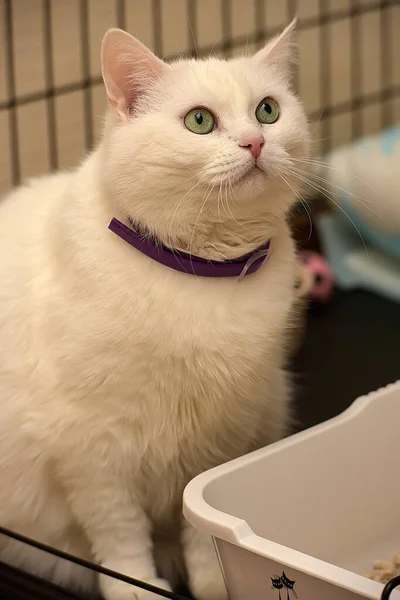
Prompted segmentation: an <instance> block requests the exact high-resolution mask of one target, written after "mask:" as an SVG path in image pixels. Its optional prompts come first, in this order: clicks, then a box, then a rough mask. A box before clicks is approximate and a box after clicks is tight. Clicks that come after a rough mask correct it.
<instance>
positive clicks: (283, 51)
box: [254, 18, 297, 69]
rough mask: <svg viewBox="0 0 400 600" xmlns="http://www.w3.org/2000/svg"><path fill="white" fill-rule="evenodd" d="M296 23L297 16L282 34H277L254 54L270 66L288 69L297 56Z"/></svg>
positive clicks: (257, 58)
mask: <svg viewBox="0 0 400 600" xmlns="http://www.w3.org/2000/svg"><path fill="white" fill-rule="evenodd" d="M296 25H297V19H296V18H295V19H293V21H292V22H291V23H290V24H289V25H288V26H287V27H286V28H285V29H284V30H283V31H282V33H281V34H280V35H277V36H276V37H275V38H273V39H272V40H270V41H269V42H268V43H267V45H266V46H265V47H264V48H261V50H259V51H258V52H257V53H256V54H255V55H254V58H255V59H256V60H259V61H261V62H264V63H265V64H268V65H270V66H274V67H278V68H283V69H286V68H287V67H288V66H289V64H290V63H291V62H293V61H294V59H295V57H296V51H295V50H296V47H295V46H296V45H295V29H296Z"/></svg>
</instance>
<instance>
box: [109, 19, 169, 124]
mask: <svg viewBox="0 0 400 600" xmlns="http://www.w3.org/2000/svg"><path fill="white" fill-rule="evenodd" d="M101 59H102V60H101V62H102V72H103V80H104V85H105V88H106V93H107V98H108V102H109V104H110V107H111V109H112V110H113V112H115V113H116V114H117V115H118V116H120V117H122V116H126V115H128V114H129V113H130V112H131V110H132V107H133V105H134V103H135V101H136V99H137V97H138V96H139V95H140V94H141V93H143V92H144V91H145V90H146V89H147V88H148V87H149V86H150V85H151V83H152V82H154V81H155V80H156V79H158V78H159V77H161V76H162V74H163V73H164V71H165V70H166V69H167V68H168V67H167V65H166V64H165V63H164V62H163V61H162V60H160V59H159V58H157V57H156V56H155V55H154V54H153V53H152V52H151V51H150V50H148V49H147V48H146V46H144V45H143V44H142V43H141V42H139V41H138V40H137V39H135V38H134V37H132V36H131V35H129V34H128V33H126V32H125V31H122V30H120V29H111V30H110V31H109V32H108V33H107V34H106V35H105V37H104V40H103V45H102V55H101Z"/></svg>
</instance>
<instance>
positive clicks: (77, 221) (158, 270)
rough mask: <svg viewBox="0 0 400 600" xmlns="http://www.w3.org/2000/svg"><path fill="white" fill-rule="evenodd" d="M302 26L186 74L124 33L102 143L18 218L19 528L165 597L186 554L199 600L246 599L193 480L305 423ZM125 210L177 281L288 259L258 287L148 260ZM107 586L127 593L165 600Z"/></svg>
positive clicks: (1, 251)
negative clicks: (298, 285) (300, 310)
mask: <svg viewBox="0 0 400 600" xmlns="http://www.w3.org/2000/svg"><path fill="white" fill-rule="evenodd" d="M293 29H294V24H292V25H290V26H289V27H288V28H287V29H286V30H285V31H284V32H283V34H282V35H281V36H279V37H278V38H276V39H274V40H273V41H272V42H270V43H269V44H268V45H267V46H266V47H265V48H264V49H262V50H261V51H259V52H258V53H257V54H256V55H255V56H254V57H252V58H238V59H234V60H231V61H224V60H218V59H215V58H210V59H208V60H198V61H196V60H188V61H186V60H180V61H177V62H175V63H173V64H170V65H168V64H165V63H164V62H162V61H161V60H159V59H158V58H156V57H155V56H154V55H153V54H152V53H151V52H150V51H149V50H147V49H146V48H145V47H144V46H143V45H142V44H141V43H140V42H138V41H137V40H135V39H134V38H133V37H131V36H130V35H128V34H127V33H125V32H123V31H120V30H116V29H114V30H111V31H109V32H108V33H107V35H106V36H105V39H104V42H103V49H102V66H103V77H104V82H105V88H106V92H107V96H108V100H109V104H110V108H111V110H110V116H109V118H108V121H107V125H106V127H105V134H104V138H103V140H102V142H101V143H100V145H99V147H98V148H97V149H96V150H95V151H94V152H93V153H92V154H91V155H90V156H88V157H87V158H86V159H85V161H84V162H83V164H82V165H81V166H80V167H79V168H78V169H77V170H75V171H73V172H69V173H58V174H56V175H52V176H47V177H44V178H42V179H37V180H34V181H32V182H29V183H28V184H26V185H25V186H23V187H21V188H19V189H17V190H15V191H14V192H13V193H11V194H10V195H9V196H8V197H6V198H5V199H4V200H3V201H2V203H1V206H0V256H1V260H0V281H1V290H0V332H1V348H0V398H1V412H0V482H1V485H0V524H1V525H2V526H5V527H8V528H10V529H13V530H15V531H18V532H21V533H23V534H25V535H27V536H30V537H32V538H35V539H37V540H40V541H42V542H44V543H47V544H50V545H52V546H55V547H57V548H60V549H62V550H65V551H68V552H70V553H72V554H75V555H77V556H80V557H83V558H86V559H89V560H93V561H95V562H97V563H99V564H101V565H103V566H105V567H107V568H110V569H113V570H116V571H119V572H122V573H125V574H127V575H130V576H132V577H135V578H138V579H142V580H145V581H147V582H150V583H152V584H155V585H159V586H161V587H164V588H165V589H170V587H169V585H171V584H173V583H174V580H175V578H176V576H177V574H178V571H179V569H181V568H182V564H183V560H184V563H185V568H186V572H187V576H188V581H189V584H190V586H191V589H192V591H193V593H194V595H195V596H196V598H198V600H224V599H225V598H226V597H227V594H226V590H225V587H224V583H223V579H222V576H221V574H220V570H219V567H218V564H217V560H216V557H215V553H214V550H213V547H212V543H211V541H210V540H209V538H208V537H206V536H204V535H203V534H202V533H200V532H198V531H195V530H194V529H192V528H191V527H190V526H189V525H188V524H187V523H185V522H184V521H183V519H182V517H181V495H182V491H183V489H184V486H185V484H186V483H187V482H188V481H189V480H190V479H191V478H193V477H194V476H195V475H197V474H198V473H200V472H202V471H204V470H206V469H208V468H210V467H213V466H214V465H217V464H219V463H221V462H223V461H226V460H228V459H231V458H234V457H236V456H238V455H241V454H244V453H246V452H248V451H250V450H253V449H255V448H257V447H259V446H263V445H265V444H268V443H270V442H272V441H273V440H276V439H278V438H280V437H281V436H282V435H283V434H284V431H285V427H286V425H287V415H288V385H287V381H286V375H285V373H284V370H283V366H284V358H285V345H284V341H285V330H286V328H287V325H288V320H289V315H290V311H291V307H292V304H293V300H294V292H293V290H294V279H295V271H296V267H295V259H294V248H293V243H292V240H291V236H290V234H289V230H288V227H287V225H286V220H285V218H286V215H287V212H288V210H289V208H290V207H291V205H292V203H293V202H294V196H295V193H296V190H297V183H296V182H297V179H294V178H293V177H291V174H290V167H291V165H292V161H293V158H295V157H304V156H306V155H307V153H308V145H309V133H308V127H307V123H306V118H305V116H304V113H303V109H302V106H301V104H300V103H299V101H298V100H297V99H296V97H295V95H294V94H293V93H292V92H291V91H290V87H289V63H290V61H291V57H292V37H293ZM113 217H116V218H117V219H118V220H119V221H121V222H123V223H124V224H125V225H126V226H128V227H129V228H130V229H132V228H133V227H135V228H136V229H139V231H140V232H141V234H142V235H146V236H148V239H149V240H150V241H149V242H148V244H149V246H151V244H153V243H154V248H156V247H160V246H161V245H162V244H164V245H165V246H166V247H169V248H171V249H173V250H174V251H175V252H176V253H177V254H175V258H174V259H172V258H171V257H173V256H174V255H173V254H171V253H170V254H169V255H168V251H167V250H165V248H164V249H163V250H161V251H160V252H161V254H160V256H161V255H162V256H163V257H164V258H165V256H169V259H170V260H175V261H176V264H175V266H176V267H177V268H179V260H180V257H184V254H183V252H186V253H191V254H192V255H193V256H194V257H196V256H199V257H200V258H203V259H209V260H210V261H214V262H212V263H210V264H207V263H201V261H197V259H193V260H195V262H196V264H198V263H200V266H201V265H203V266H204V264H206V268H207V269H209V268H210V267H211V268H212V269H215V271H214V273H215V274H216V275H218V274H220V273H222V271H221V270H220V269H221V268H222V269H223V268H224V267H223V266H222V267H221V265H220V263H221V262H223V261H224V260H226V259H230V260H231V259H236V258H239V257H242V256H243V255H246V254H247V253H252V252H254V251H255V250H257V249H258V248H259V247H260V246H265V244H266V242H267V241H268V240H271V248H270V251H269V255H268V256H267V258H265V260H264V262H263V260H261V263H262V264H261V265H258V266H259V267H260V268H258V270H256V271H255V272H254V273H252V274H250V275H246V276H245V277H243V278H242V279H241V280H240V281H239V280H238V277H236V276H235V277H225V276H224V277H218V276H216V277H208V276H201V275H200V276H195V275H193V274H186V273H182V272H179V270H175V269H174V268H170V266H166V265H165V264H160V262H159V261H158V260H156V259H152V258H150V257H149V256H147V255H146V254H145V253H143V252H141V251H140V250H137V249H134V248H132V246H131V245H130V244H128V243H126V241H124V240H123V239H121V238H120V237H119V236H118V235H115V233H113V232H112V231H110V230H109V229H108V225H109V223H110V220H111V219H112V218H113ZM133 223H134V225H133ZM179 253H181V254H179ZM245 260H247V259H245ZM215 261H217V262H215ZM218 261H219V264H218ZM250 262H251V261H250ZM259 262H260V261H259ZM0 544H1V545H0V559H1V560H4V561H10V562H12V563H13V564H19V565H21V566H22V567H23V568H25V569H28V570H31V571H32V572H34V573H38V574H41V575H43V576H45V577H47V578H49V579H51V580H53V581H55V582H57V583H62V584H64V585H67V586H68V587H70V588H72V587H73V586H76V587H82V588H86V589H89V590H90V589H95V587H96V585H97V583H98V582H97V581H96V580H95V579H93V578H92V577H91V576H89V575H88V574H87V573H83V572H82V570H81V569H80V568H78V567H73V566H70V567H67V566H66V564H65V563H61V562H60V561H59V560H58V559H53V558H51V557H50V556H45V555H41V554H39V553H38V552H31V551H29V550H28V549H24V548H22V547H21V546H20V545H19V544H18V543H16V542H8V543H6V541H5V539H1V540H0ZM172 547H174V548H175V549H177V551H176V552H175V550H173V548H172ZM179 549H181V555H180V554H179ZM154 556H155V557H156V559H157V562H158V564H157V567H158V569H157V567H156V561H155V559H154ZM180 557H182V558H180ZM161 577H163V579H161ZM166 579H168V580H169V583H167V581H166ZM100 587H101V591H102V593H103V595H104V597H105V598H106V599H107V600H125V599H132V600H133V599H134V598H136V599H140V600H142V599H143V600H144V599H146V600H150V599H155V598H158V596H155V595H153V594H152V593H150V592H144V591H141V590H139V589H134V588H132V587H130V586H128V585H126V584H124V583H121V582H119V581H112V580H109V579H102V578H101V577H100Z"/></svg>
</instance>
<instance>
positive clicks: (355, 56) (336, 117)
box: [0, 0, 400, 600]
mask: <svg viewBox="0 0 400 600" xmlns="http://www.w3.org/2000/svg"><path fill="white" fill-rule="evenodd" d="M295 13H297V14H298V17H299V69H298V72H297V75H296V86H297V88H298V91H299V93H300V95H301V97H302V98H303V100H304V102H305V106H306V109H307V112H308V114H309V117H310V119H311V121H312V122H313V125H312V129H313V134H314V138H315V146H316V151H317V152H318V151H319V152H326V151H328V150H329V149H330V148H332V147H333V146H335V145H338V144H343V143H346V142H349V141H350V140H352V139H354V138H357V137H359V136H362V135H366V134H369V133H372V132H374V131H378V130H380V129H381V128H383V127H386V126H389V125H391V124H392V123H395V122H397V121H398V120H400V36H399V35H398V32H399V31H400V0H380V1H376V0H375V1H374V0H298V1H297V2H296V1H294V0H68V2H66V0H64V1H61V0H0V43H1V44H2V46H3V51H2V52H0V141H1V144H0V148H1V150H0V191H6V190H7V189H9V188H11V187H12V186H13V185H17V184H18V183H20V182H21V181H22V180H24V179H25V178H27V177H30V176H33V175H36V174H40V173H43V172H48V171H51V170H55V169H58V168H66V167H70V166H72V165H74V164H76V162H77V161H78V160H79V158H80V157H81V156H82V155H83V154H84V152H85V151H87V150H88V149H90V148H91V147H92V146H93V144H94V143H95V141H96V139H97V137H98V135H99V132H100V129H101V122H102V114H103V111H104V108H105V102H104V93H103V86H102V81H101V75H100V68H99V67H100V65H99V47H100V41H101V37H102V34H104V32H105V30H106V29H107V28H108V27H110V26H119V27H122V28H125V29H127V30H128V31H130V32H132V33H133V34H134V35H136V36H137V37H139V38H140V39H141V40H142V41H143V42H144V43H146V44H147V45H149V47H151V48H152V49H153V50H154V51H155V52H156V53H157V54H158V55H159V56H161V57H165V58H167V59H172V58H174V57H176V56H178V55H180V54H181V53H183V54H184V55H191V56H200V57H201V56H205V55H208V54H209V53H210V52H212V53H214V54H216V55H218V56H224V57H230V56H236V55H238V54H242V53H244V52H247V51H248V52H251V51H253V50H255V49H257V48H259V47H260V46H261V45H262V44H264V42H265V41H266V39H267V38H269V37H270V36H272V35H274V34H276V33H277V32H278V31H280V30H281V29H282V27H283V26H284V25H285V24H286V23H287V22H288V21H289V20H290V19H291V18H292V17H293V16H294V14H295ZM0 525H1V524H0ZM1 535H14V534H11V533H9V532H7V531H6V530H1V528H0V536H1ZM19 543H21V544H22V543H25V544H26V543H30V542H29V540H26V539H24V538H20V539H19ZM33 543H34V545H35V547H36V550H37V552H43V551H47V552H52V550H51V549H49V548H44V547H40V544H37V543H35V542H33ZM63 559H64V560H68V557H65V556H64V557H63ZM81 566H82V568H86V569H87V568H89V569H95V570H97V571H99V568H98V567H96V566H95V565H89V564H85V565H83V564H82V565H81ZM134 583H135V582H132V585H134ZM385 593H386V594H388V591H387V590H386V592H385ZM389 593H390V591H389ZM162 596H163V597H167V598H175V599H176V600H178V599H179V598H181V599H182V598H183V597H182V596H176V595H174V594H168V593H167V594H163V595H162ZM388 597H389V596H388V595H386V596H383V598H388ZM3 598H6V599H7V600H12V599H13V598H14V599H15V600H23V599H26V598H30V599H32V598H33V599H34V598H37V599H39V598H43V599H44V598H59V599H60V600H62V599H65V600H66V599H67V598H69V599H72V598H78V596H75V595H73V594H72V593H70V592H66V591H62V590H61V589H56V588H54V586H50V585H49V584H46V583H45V582H44V581H40V580H39V579H37V578H33V577H31V576H29V575H28V574H27V573H24V572H23V571H21V570H18V569H15V568H11V567H9V566H8V565H6V564H2V563H0V600H1V599H3Z"/></svg>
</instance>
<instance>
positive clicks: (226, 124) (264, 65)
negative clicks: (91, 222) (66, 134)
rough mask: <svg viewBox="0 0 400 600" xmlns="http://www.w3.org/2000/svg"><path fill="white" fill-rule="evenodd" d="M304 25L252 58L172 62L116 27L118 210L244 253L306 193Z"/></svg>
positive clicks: (107, 144) (184, 244) (109, 68)
mask: <svg viewBox="0 0 400 600" xmlns="http://www.w3.org/2000/svg"><path fill="white" fill-rule="evenodd" d="M293 32H294V23H292V24H291V25H289V27H287V28H286V29H285V31H284V32H283V33H282V34H281V35H280V36H278V37H277V38H275V39H273V40H272V41H271V42H269V44H267V45H266V46H265V47H264V48H263V49H262V50H260V51H259V52H257V53H256V54H255V55H254V56H253V57H251V58H236V59H233V60H229V61H226V60H219V59H217V58H209V59H206V60H193V59H192V60H179V61H176V62H174V63H171V64H167V63H165V62H163V61H162V60H160V59H159V58H157V57H156V56H155V55H154V54H153V53H152V52H150V50H148V49H147V48H146V47H145V46H143V45H142V44H141V43H140V42H139V41H138V40H136V39H135V38H133V37H132V36H130V35H129V34H127V33H125V32H123V31H121V30H118V29H112V30H110V31H109V32H108V33H107V34H106V36H105V38H104V41H103V47H102V69H103V79H104V83H105V88H106V92H107V97H108V101H109V105H110V108H111V113H112V118H111V119H110V123H109V126H108V128H107V133H106V136H105V140H104V156H105V165H104V182H105V185H106V186H107V189H108V192H109V193H110V195H111V196H112V197H113V199H114V201H115V202H116V204H117V207H118V210H119V211H120V212H119V215H122V216H125V217H128V216H129V217H130V218H131V219H132V220H133V221H136V222H137V223H138V224H139V225H140V226H141V227H142V228H144V229H145V230H147V231H148V232H149V233H150V234H153V235H155V236H157V237H158V238H160V239H161V240H162V241H163V242H164V243H166V244H167V245H170V246H172V247H175V248H179V249H182V250H187V251H190V252H193V253H195V254H203V255H205V256H207V257H210V258H220V257H222V256H224V257H229V258H230V257H232V256H235V255H239V254H243V253H244V252H246V251H248V250H250V249H253V248H254V247H256V246H257V245H258V244H260V243H263V242H264V241H265V239H266V238H267V237H269V236H270V235H273V233H274V231H275V230H276V227H277V225H278V224H279V223H280V222H281V221H282V220H283V219H284V218H285V215H286V213H287V211H288V209H289V208H290V206H291V205H292V203H293V202H294V201H295V194H296V192H297V190H298V179H297V177H295V176H294V175H293V173H291V171H292V169H293V168H296V160H297V159H299V158H303V157H305V156H306V155H307V154H308V146H309V131H308V126H307V121H306V118H305V115H304V111H303V108H302V105H301V103H300V102H299V100H298V99H297V98H296V96H295V95H294V93H293V92H292V91H291V88H290V63H291V62H292V57H293Z"/></svg>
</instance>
